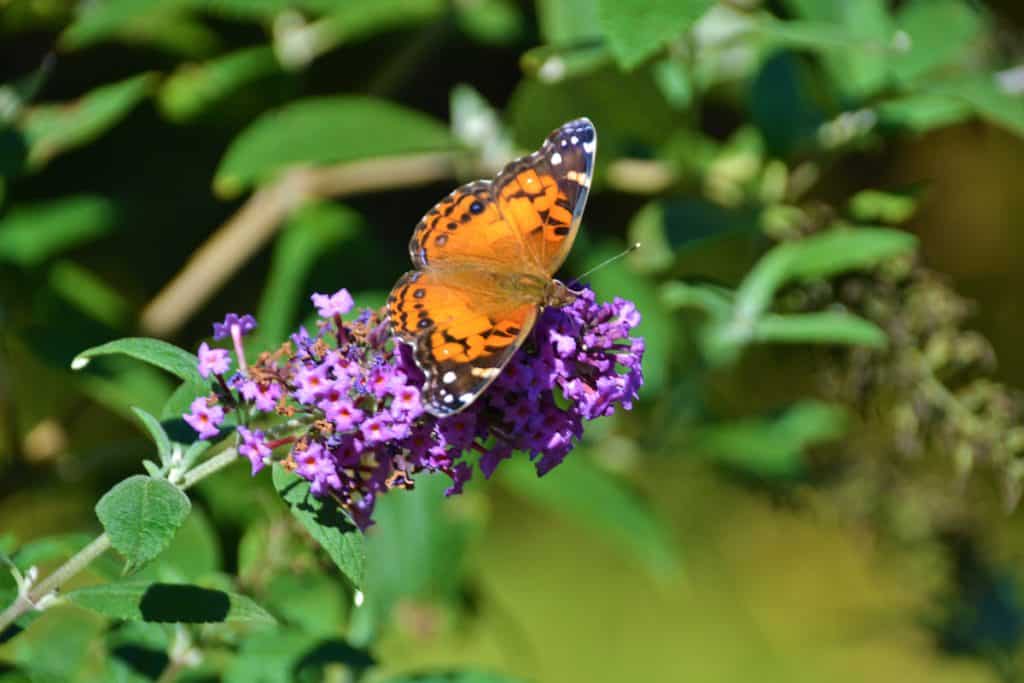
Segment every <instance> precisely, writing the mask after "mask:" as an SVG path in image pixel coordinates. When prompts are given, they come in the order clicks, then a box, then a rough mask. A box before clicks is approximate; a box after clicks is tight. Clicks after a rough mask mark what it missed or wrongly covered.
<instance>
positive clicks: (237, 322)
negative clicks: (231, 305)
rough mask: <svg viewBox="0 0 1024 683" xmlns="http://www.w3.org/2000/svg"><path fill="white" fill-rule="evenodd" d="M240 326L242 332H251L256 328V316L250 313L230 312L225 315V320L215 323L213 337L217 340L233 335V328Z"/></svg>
mask: <svg viewBox="0 0 1024 683" xmlns="http://www.w3.org/2000/svg"><path fill="white" fill-rule="evenodd" d="M232 327H238V329H239V331H240V332H241V334H243V335H245V334H249V333H250V332H252V331H253V330H255V329H256V318H254V317H252V316H251V315H249V314H248V313H246V314H245V315H243V316H239V315H238V314H236V313H228V314H227V315H226V316H224V322H222V323H214V324H213V338H214V339H215V340H217V341H220V340H221V339H225V338H227V337H230V336H231V328H232Z"/></svg>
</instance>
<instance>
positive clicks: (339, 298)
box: [310, 288, 355, 318]
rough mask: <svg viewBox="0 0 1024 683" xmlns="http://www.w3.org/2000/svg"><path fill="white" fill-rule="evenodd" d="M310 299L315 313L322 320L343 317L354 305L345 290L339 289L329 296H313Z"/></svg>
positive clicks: (350, 296)
mask: <svg viewBox="0 0 1024 683" xmlns="http://www.w3.org/2000/svg"><path fill="white" fill-rule="evenodd" d="M310 298H311V299H312V300H313V305H314V306H316V312H317V313H319V314H320V315H321V316H322V317H324V318H333V317H334V316H336V315H345V314H346V313H348V312H349V311H351V310H352V306H354V305H355V302H353V301H352V295H350V294H349V293H348V290H347V289H345V288H342V289H339V290H338V291H337V292H335V293H334V294H331V295H327V294H314V295H313V296H311V297H310Z"/></svg>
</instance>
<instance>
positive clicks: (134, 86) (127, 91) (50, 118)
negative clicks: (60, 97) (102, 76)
mask: <svg viewBox="0 0 1024 683" xmlns="http://www.w3.org/2000/svg"><path fill="white" fill-rule="evenodd" d="M153 83H154V77H153V75H152V74H140V75H138V76H135V77H133V78H129V79H126V80H124V81H120V82H118V83H113V84H111V85H106V86H103V87H101V88H97V89H96V90H94V91H92V92H90V93H88V94H87V95H83V96H82V97H80V98H79V99H77V100H75V101H73V102H69V103H66V104H52V105H35V106H31V107H29V108H28V109H27V110H26V111H25V112H24V114H22V117H23V120H22V129H23V130H24V133H25V137H26V139H27V141H28V144H29V153H28V163H29V166H30V167H34V168H38V167H40V166H42V165H43V164H45V163H47V162H48V161H50V160H51V159H52V158H53V157H55V156H57V155H58V154H62V153H64V152H66V151H67V150H69V149H71V148H74V147H78V146H79V145H84V144H86V143H88V142H90V141H91V140H94V139H95V138H96V137H97V136H99V135H101V134H102V133H104V132H105V131H106V130H107V129H109V128H111V127H112V126H114V124H116V123H117V122H118V121H119V120H120V119H122V118H123V117H124V116H125V115H127V114H128V112H130V111H131V110H132V109H134V108H135V107H136V106H137V105H138V104H139V102H141V101H142V99H143V98H145V97H146V96H147V95H148V94H149V93H150V91H151V90H152V88H153Z"/></svg>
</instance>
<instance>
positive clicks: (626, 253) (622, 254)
mask: <svg viewBox="0 0 1024 683" xmlns="http://www.w3.org/2000/svg"><path fill="white" fill-rule="evenodd" d="M639 248H640V243H639V242H634V243H633V244H632V245H631V246H629V247H627V248H626V249H623V250H622V251H621V252H620V253H618V254H616V255H615V256H612V257H611V258H608V259H605V260H604V261H601V262H600V263H598V264H597V265H596V266H594V267H593V268H591V269H590V270H588V271H587V272H585V273H583V275H578V276H576V277H574V278H573V282H575V283H576V284H578V285H579V284H583V278H585V277H587V276H589V275H593V274H594V273H595V272H596V271H598V270H601V269H602V268H604V267H605V266H607V265H610V264H612V263H615V262H616V261H618V260H619V259H620V258H623V257H625V256H629V255H630V254H632V253H633V252H634V251H636V250H637V249H639Z"/></svg>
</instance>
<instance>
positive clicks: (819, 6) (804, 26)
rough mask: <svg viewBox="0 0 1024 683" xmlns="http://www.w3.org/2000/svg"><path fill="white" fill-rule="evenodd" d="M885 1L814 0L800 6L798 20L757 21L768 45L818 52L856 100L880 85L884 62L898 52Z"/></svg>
mask: <svg viewBox="0 0 1024 683" xmlns="http://www.w3.org/2000/svg"><path fill="white" fill-rule="evenodd" d="M886 5H887V3H886V2H885V0H857V2H831V1H829V0H822V1H821V2H817V1H815V2H812V3H807V4H806V5H804V6H803V8H802V9H803V10H804V11H803V12H802V16H803V17H804V18H802V19H796V20H792V21H779V20H777V19H775V18H774V17H772V16H771V15H764V17H763V18H761V19H760V20H759V21H758V22H757V24H756V26H757V30H758V32H759V33H760V34H761V35H763V36H765V37H766V38H767V39H768V41H769V43H771V44H774V45H777V46H779V47H790V48H797V49H800V48H803V49H809V50H815V51H817V52H820V53H821V54H822V60H823V62H824V64H825V67H826V69H827V70H828V72H829V75H830V76H831V77H832V82H833V83H834V85H835V87H836V88H837V89H838V90H839V91H840V92H841V93H842V94H843V95H845V96H847V97H850V98H857V99H861V98H865V97H868V96H870V95H872V94H874V93H876V92H878V91H879V90H881V89H882V88H883V87H884V86H885V84H886V82H887V80H888V77H889V73H888V63H889V61H890V60H892V59H893V58H895V57H898V56H899V54H900V52H899V50H898V48H896V47H894V46H893V36H894V34H895V31H896V26H895V23H894V21H893V19H892V17H891V16H890V15H889V11H888V8H887V6H886Z"/></svg>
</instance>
